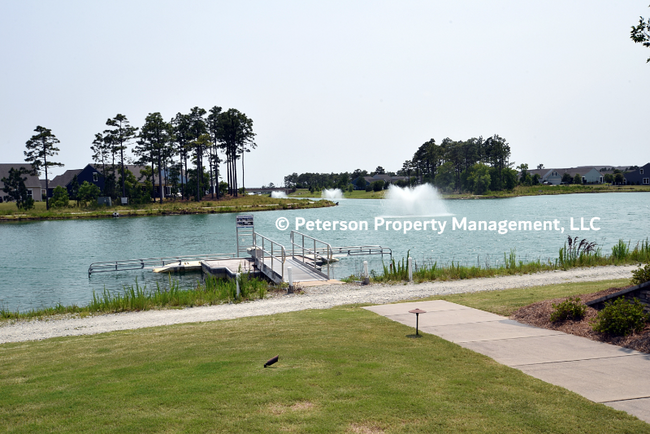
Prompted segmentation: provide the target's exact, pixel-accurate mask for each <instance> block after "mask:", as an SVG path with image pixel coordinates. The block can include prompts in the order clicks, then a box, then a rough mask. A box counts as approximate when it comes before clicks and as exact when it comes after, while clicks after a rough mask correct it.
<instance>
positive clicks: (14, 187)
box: [2, 167, 34, 210]
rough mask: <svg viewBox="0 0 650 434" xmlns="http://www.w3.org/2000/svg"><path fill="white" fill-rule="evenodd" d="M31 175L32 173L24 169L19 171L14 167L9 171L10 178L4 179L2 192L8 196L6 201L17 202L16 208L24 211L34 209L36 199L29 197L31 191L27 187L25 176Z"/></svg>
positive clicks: (5, 198)
mask: <svg viewBox="0 0 650 434" xmlns="http://www.w3.org/2000/svg"><path fill="white" fill-rule="evenodd" d="M29 173H31V172H30V171H29V170H27V169H25V168H24V167H20V168H19V169H14V168H13V167H12V168H11V169H9V177H3V178H2V182H3V184H4V187H3V188H2V191H4V192H5V193H6V194H7V195H6V196H5V197H4V200H14V201H16V207H18V209H22V210H28V209H32V208H34V199H33V198H32V197H31V196H30V195H29V190H28V189H27V187H26V186H25V181H26V180H27V177H26V176H25V175H27V174H29Z"/></svg>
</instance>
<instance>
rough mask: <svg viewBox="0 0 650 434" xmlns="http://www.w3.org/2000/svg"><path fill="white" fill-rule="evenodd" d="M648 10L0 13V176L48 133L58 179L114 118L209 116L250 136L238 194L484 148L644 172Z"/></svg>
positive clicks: (254, 5)
mask: <svg viewBox="0 0 650 434" xmlns="http://www.w3.org/2000/svg"><path fill="white" fill-rule="evenodd" d="M648 3H649V1H648V0H643V1H636V0H627V1H612V0H606V1H605V0H571V1H567V0H562V1H557V0H549V1H545V2H532V1H521V0H492V1H484V0H483V1H468V0H460V1H444V2H443V1H435V0H428V1H408V0H401V1H377V0H373V1H361V0H360V1H354V0H352V1H351V0H347V1H339V0H328V1H326V2H325V1H321V2H316V1H305V0H297V1H284V0H278V1H252V0H248V1H247V0H243V1H236V2H233V1H220V0H213V1H208V0H204V1H201V0H196V1H191V0H190V1H182V2H181V1H165V0H140V1H139V0H129V1H120V0H111V1H100V0H97V1H87V0H81V1H71V0H70V1H66V0H57V1H50V0H44V1H34V0H0V55H1V59H2V60H1V64H0V83H1V85H0V162H2V163H15V162H23V161H24V154H23V151H24V150H25V142H26V141H27V140H28V139H29V138H30V137H31V136H32V135H33V134H34V128H36V126H38V125H41V126H44V127H46V128H50V129H51V130H52V132H53V133H54V134H55V135H56V137H57V138H58V139H59V140H60V144H59V149H60V152H59V154H58V156H57V157H56V161H59V162H62V163H64V164H65V167H63V168H55V169H54V170H53V172H54V173H53V174H54V175H56V174H60V173H63V172H64V171H65V170H66V169H81V168H83V167H85V165H86V164H88V163H91V162H92V158H91V156H92V152H91V150H90V146H91V143H92V141H93V139H94V136H95V134H96V133H98V132H101V131H103V130H104V129H106V125H105V123H106V120H107V119H109V118H112V117H114V116H115V115H116V114H118V113H121V114H124V115H125V116H126V117H127V118H128V119H129V120H130V122H131V124H132V125H133V126H137V127H139V126H141V125H142V124H143V123H144V119H145V117H146V116H147V115H148V114H149V113H153V112H160V113H161V114H162V116H163V117H164V118H165V119H167V120H170V119H171V118H172V117H173V116H175V115H176V114H177V113H179V112H180V113H189V111H190V109H191V108H192V107H195V106H198V107H202V108H205V109H206V110H209V109H210V108H211V107H213V106H219V107H222V108H223V109H224V110H226V109H228V108H236V109H238V110H239V111H241V112H243V113H245V114H246V115H247V116H248V117H249V118H251V119H252V120H253V127H254V132H255V133H256V134H257V136H256V138H255V142H256V144H257V149H255V150H253V151H252V152H251V153H248V154H246V158H245V164H246V180H245V182H246V185H247V186H249V187H258V186H261V185H268V184H269V183H270V182H273V183H274V184H276V185H281V184H283V179H284V176H285V175H288V174H291V173H293V172H297V173H302V172H327V173H329V172H344V171H348V172H352V171H354V170H355V169H365V170H368V171H372V170H374V169H375V168H376V167H377V166H382V167H384V168H385V169H386V170H389V171H397V170H399V169H400V168H401V167H402V164H403V163H404V161H406V160H408V159H410V158H412V157H413V154H414V153H415V151H416V150H417V148H418V147H419V146H420V145H421V144H423V143H424V142H426V141H428V140H429V139H431V138H433V139H435V140H436V142H437V143H440V142H441V141H442V140H443V139H444V138H446V137H449V138H451V139H453V140H466V139H469V138H471V137H478V136H483V137H484V138H487V137H489V136H492V135H494V134H498V135H499V136H501V137H503V138H505V139H506V140H507V142H508V143H509V144H510V147H511V151H512V154H511V162H514V164H515V165H519V164H521V163H526V164H528V165H529V166H530V168H535V167H537V165H538V164H544V166H545V167H549V168H550V167H571V166H584V165H613V166H629V165H643V164H646V163H648V162H650V143H649V142H650V140H649V138H648V127H649V125H650V122H648V115H649V114H650V105H648V97H649V96H650V63H646V59H647V58H648V57H650V49H648V48H645V47H643V46H642V45H641V44H635V43H633V42H632V41H631V39H630V29H631V27H632V26H633V25H636V24H637V23H638V21H639V16H644V17H646V18H647V17H648V16H650V8H649V7H648ZM50 179H51V177H50Z"/></svg>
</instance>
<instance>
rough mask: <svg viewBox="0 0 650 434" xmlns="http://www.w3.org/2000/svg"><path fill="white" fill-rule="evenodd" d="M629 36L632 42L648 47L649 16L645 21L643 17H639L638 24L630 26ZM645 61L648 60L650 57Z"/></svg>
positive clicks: (649, 43)
mask: <svg viewBox="0 0 650 434" xmlns="http://www.w3.org/2000/svg"><path fill="white" fill-rule="evenodd" d="M630 38H631V39H632V40H633V41H634V42H636V43H638V44H643V46H644V47H649V48H650V18H648V20H647V21H646V20H645V18H643V17H639V24H637V25H636V26H632V31H631V32H630ZM646 62H650V57H648V60H646Z"/></svg>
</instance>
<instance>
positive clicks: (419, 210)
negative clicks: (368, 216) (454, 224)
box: [382, 184, 451, 217]
mask: <svg viewBox="0 0 650 434" xmlns="http://www.w3.org/2000/svg"><path fill="white" fill-rule="evenodd" d="M382 206H383V209H384V212H385V213H386V216H387V217H438V216H445V215H451V214H450V213H449V211H447V207H446V206H445V202H444V200H443V199H442V197H440V194H438V190H436V188H435V187H433V186H432V185H430V184H422V185H418V186H416V187H404V188H402V187H397V186H395V185H391V186H389V187H388V192H387V193H386V197H385V199H383V200H382Z"/></svg>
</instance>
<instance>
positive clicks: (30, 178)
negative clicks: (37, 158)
mask: <svg viewBox="0 0 650 434" xmlns="http://www.w3.org/2000/svg"><path fill="white" fill-rule="evenodd" d="M20 167H24V168H25V169H28V170H31V169H32V165H31V164H29V163H0V191H1V190H2V189H3V188H4V186H5V184H4V182H2V178H6V177H8V176H9V169H11V168H15V169H18V168H20ZM25 176H26V177H27V180H26V181H25V187H27V188H41V181H40V180H39V179H38V175H25ZM3 194H4V193H0V195H3Z"/></svg>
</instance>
